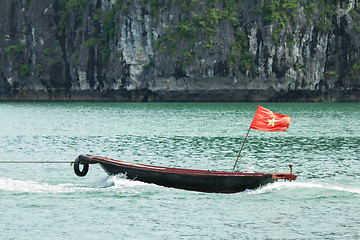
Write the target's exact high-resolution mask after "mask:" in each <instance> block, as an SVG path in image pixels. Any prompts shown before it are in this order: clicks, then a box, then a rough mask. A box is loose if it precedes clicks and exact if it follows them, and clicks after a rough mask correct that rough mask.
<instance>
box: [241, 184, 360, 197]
mask: <svg viewBox="0 0 360 240" xmlns="http://www.w3.org/2000/svg"><path fill="white" fill-rule="evenodd" d="M297 188H319V189H328V190H334V191H342V192H349V193H357V194H360V189H359V188H345V187H341V186H335V185H326V184H320V183H306V182H275V183H272V184H268V185H265V186H263V187H261V188H259V189H257V190H255V191H249V192H248V193H247V194H261V193H265V192H270V191H274V190H282V189H297Z"/></svg>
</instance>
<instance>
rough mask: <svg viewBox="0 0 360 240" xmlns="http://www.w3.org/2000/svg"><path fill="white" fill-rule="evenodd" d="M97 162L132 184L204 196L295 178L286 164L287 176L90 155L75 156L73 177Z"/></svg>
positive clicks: (109, 171) (238, 190) (84, 171)
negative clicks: (212, 169) (138, 182)
mask: <svg viewBox="0 0 360 240" xmlns="http://www.w3.org/2000/svg"><path fill="white" fill-rule="evenodd" d="M97 163H98V164H99V165H100V166H101V167H102V168H103V169H104V170H105V172H106V173H107V174H108V175H116V174H124V175H125V176H126V177H127V178H128V179H132V180H136V181H141V182H145V183H153V184H157V185H160V186H164V187H171V188H177V189H184V190H191V191H199V192H208V193H236V192H242V191H245V190H246V189H255V188H258V187H260V186H262V185H265V184H268V183H273V182H275V181H277V180H279V179H283V180H288V181H292V180H295V179H296V178H297V175H295V174H293V173H292V165H289V167H290V173H275V172H274V173H260V172H255V173H254V172H234V171H232V172H230V171H210V170H197V169H183V168H170V167H160V166H152V165H145V164H138V163H131V162H125V161H119V160H115V159H111V158H106V157H99V156H92V155H79V156H78V157H77V158H76V160H75V162H74V171H75V174H76V175H78V176H80V177H83V176H85V175H86V174H87V172H88V170H89V164H97Z"/></svg>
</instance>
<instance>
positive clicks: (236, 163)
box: [232, 125, 251, 172]
mask: <svg viewBox="0 0 360 240" xmlns="http://www.w3.org/2000/svg"><path fill="white" fill-rule="evenodd" d="M250 128H251V125H250V127H249V130H248V131H247V134H246V136H245V139H244V142H243V144H242V146H241V149H240V152H239V155H238V156H237V158H236V161H235V164H234V168H233V170H232V171H233V172H234V171H235V167H236V164H237V162H238V160H239V157H240V153H241V151H242V149H243V147H244V145H245V142H246V139H247V137H248V135H249V132H250Z"/></svg>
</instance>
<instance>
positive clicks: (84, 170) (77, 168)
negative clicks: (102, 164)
mask: <svg viewBox="0 0 360 240" xmlns="http://www.w3.org/2000/svg"><path fill="white" fill-rule="evenodd" d="M80 164H81V165H83V168H82V170H80ZM88 171H89V164H88V163H82V162H81V161H80V159H79V157H77V158H76V159H75V162H74V172H75V174H76V175H77V176H79V177H84V176H86V174H87V173H88Z"/></svg>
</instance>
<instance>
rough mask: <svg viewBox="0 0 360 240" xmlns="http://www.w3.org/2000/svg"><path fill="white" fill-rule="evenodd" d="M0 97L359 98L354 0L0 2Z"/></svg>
mask: <svg viewBox="0 0 360 240" xmlns="http://www.w3.org/2000/svg"><path fill="white" fill-rule="evenodd" d="M3 2H5V3H4V4H2V8H1V9H0V16H1V17H0V18H1V22H0V53H1V54H0V58H1V61H0V100H52V101H81V100H84V101H360V91H359V86H360V3H359V0H348V1H341V0H332V1H324V0H319V1H311V3H310V2H309V1H294V0H262V1H245V0H243V1H235V0H227V1H225V0H213V1H208V0H197V1H194V0H158V1H155V0H152V1H150V0H135V1H130V0H3Z"/></svg>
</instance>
